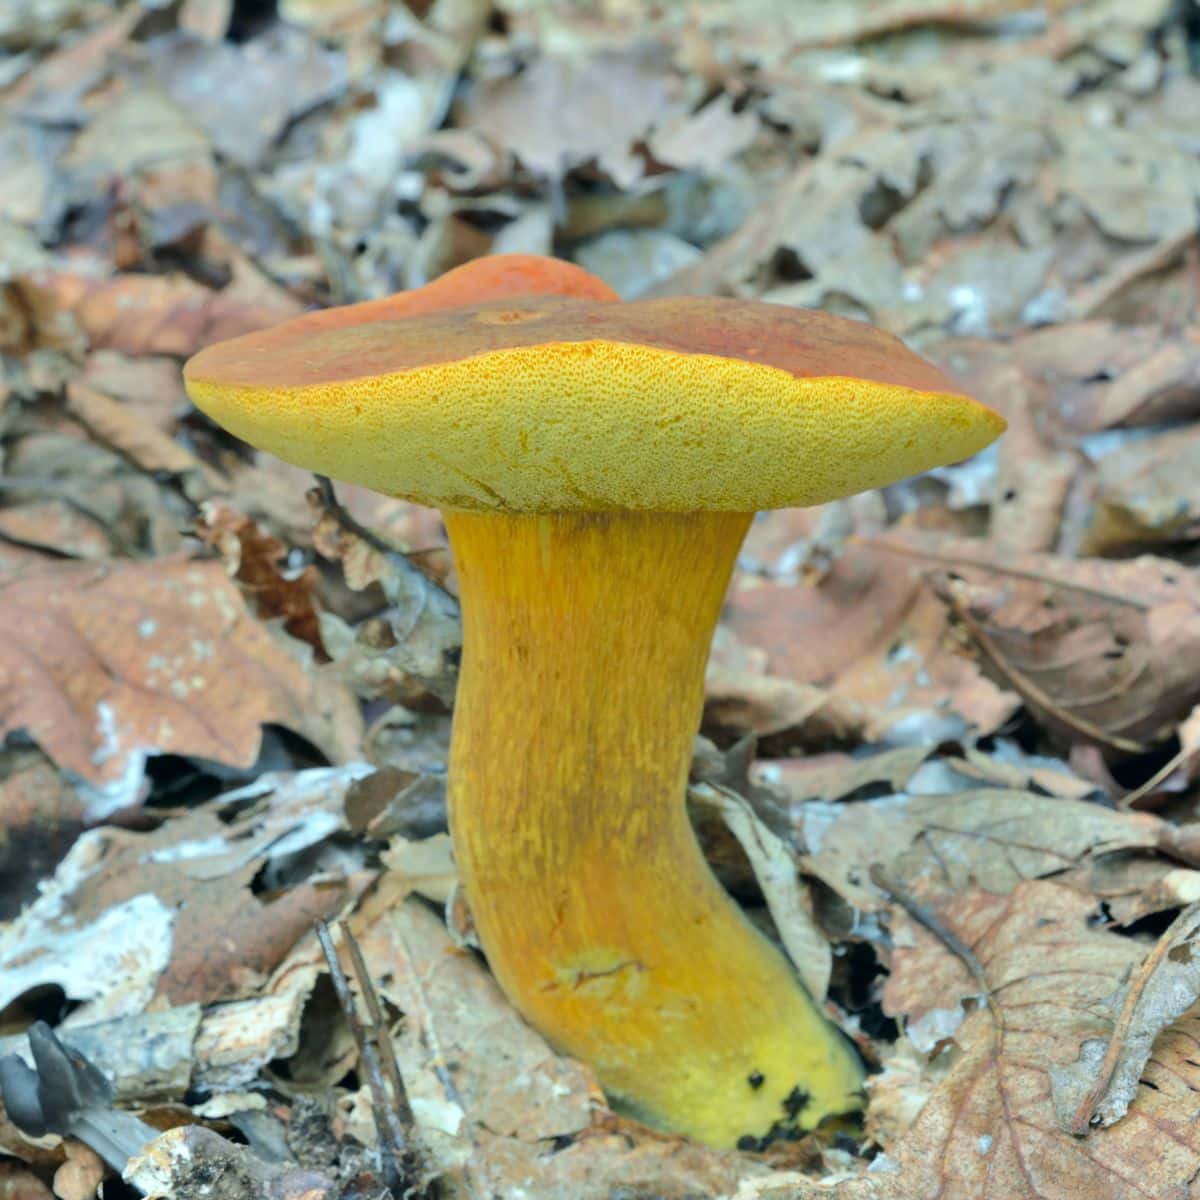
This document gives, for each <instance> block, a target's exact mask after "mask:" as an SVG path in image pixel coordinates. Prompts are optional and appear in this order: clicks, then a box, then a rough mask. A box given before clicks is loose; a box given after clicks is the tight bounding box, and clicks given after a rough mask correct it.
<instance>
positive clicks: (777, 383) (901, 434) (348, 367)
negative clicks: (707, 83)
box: [184, 277, 1004, 512]
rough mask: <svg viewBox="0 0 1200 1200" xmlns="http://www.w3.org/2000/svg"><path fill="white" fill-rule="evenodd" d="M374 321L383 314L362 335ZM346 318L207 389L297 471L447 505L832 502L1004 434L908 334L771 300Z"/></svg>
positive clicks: (294, 339)
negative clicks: (917, 350)
mask: <svg viewBox="0 0 1200 1200" xmlns="http://www.w3.org/2000/svg"><path fill="white" fill-rule="evenodd" d="M447 278H449V277H447ZM433 286H436V285H433ZM423 290H424V289H423ZM376 303H377V304H383V303H384V302H376ZM355 308H364V309H368V310H370V312H368V313H364V318H365V319H364V320H363V321H361V322H358V321H354V322H351V321H350V319H349V314H351V313H353V312H354V309H355ZM333 311H334V312H336V313H339V314H340V315H339V317H338V319H337V320H336V321H333V320H326V321H320V320H318V319H317V318H321V317H325V316H326V314H323V313H318V314H312V315H310V316H305V317H300V318H298V319H296V320H293V321H288V322H285V323H284V324H282V325H278V326H275V327H274V328H272V329H268V330H264V331H261V332H258V333H252V334H248V335H246V336H245V337H240V338H235V339H233V340H232V341H228V342H223V343H220V344H219V345H216V346H211V347H209V348H208V349H206V350H202V351H201V352H200V353H199V354H197V355H196V356H195V357H194V358H192V359H191V361H190V362H189V363H188V364H187V366H186V368H185V371H184V376H185V381H186V383H187V387H188V392H189V394H190V395H191V396H192V399H193V400H194V401H195V402H196V404H197V405H198V406H199V407H200V408H202V409H203V410H204V411H206V412H207V413H209V415H210V416H212V417H213V418H214V419H215V420H216V421H218V422H219V423H220V424H222V425H223V426H225V427H226V428H227V429H229V430H231V431H232V432H233V433H235V434H237V435H238V436H239V437H241V438H243V439H244V440H245V441H247V442H250V443H251V444H252V445H255V446H258V447H260V448H262V449H265V450H270V451H271V452H273V453H275V454H277V455H279V457H281V458H284V459H286V460H288V461H289V462H293V463H295V464H297V465H299V466H303V467H308V468H310V469H312V470H316V471H320V472H322V473H324V474H328V475H332V476H334V477H336V478H339V479H344V480H348V481H350V482H354V483H359V484H363V485H365V486H367V487H370V488H373V489H375V490H376V491H380V492H384V493H387V494H389V495H393V496H402V497H405V498H408V499H411V500H416V501H419V502H421V503H424V504H430V505H435V506H440V507H445V508H452V509H467V510H485V511H502V512H504V511H506V512H562V511H571V510H604V509H641V510H658V511H666V512H683V511H695V510H713V511H731V512H749V511H753V510H755V509H761V508H778V507H786V506H790V505H797V504H799V505H804V504H818V503H823V502H825V501H827V500H832V499H835V498H837V497H839V496H846V495H850V494H852V493H854V492H859V491H863V490H865V489H868V488H872V487H880V486H882V485H884V484H887V483H892V482H894V481H896V480H898V479H902V478H905V477H907V476H910V475H914V474H917V473H919V472H921V471H924V470H927V469H928V468H930V467H933V466H938V465H942V464H945V463H949V462H954V461H957V460H959V459H962V458H966V457H968V456H969V455H971V454H973V453H975V452H976V451H977V450H980V449H982V448H983V447H984V446H986V445H987V444H988V443H989V442H991V441H992V440H993V439H994V438H995V437H996V436H998V435H999V434H1000V433H1001V432H1002V431H1003V429H1004V422H1003V420H1002V418H1001V417H999V416H998V415H997V414H996V413H994V412H993V411H992V410H991V409H989V408H987V407H985V406H984V405H982V404H980V403H978V402H977V401H975V400H972V399H970V398H969V397H967V396H965V395H963V394H962V393H961V392H960V391H959V390H958V389H957V388H956V387H955V385H954V384H953V383H952V382H951V381H950V380H949V379H948V378H946V376H944V375H943V374H942V373H941V372H940V371H938V370H937V368H935V367H933V366H932V365H931V364H929V363H927V362H926V361H925V360H924V359H922V358H920V357H919V356H917V355H916V354H913V353H912V352H911V351H910V350H908V349H907V348H906V347H905V346H904V345H903V343H901V342H900V341H898V340H897V339H896V338H893V337H891V336H889V335H887V334H884V333H881V332H880V331H878V330H875V329H872V328H871V327H870V326H867V325H863V324H860V323H859V322H856V321H849V320H846V319H844V318H840V317H835V316H831V315H829V314H827V313H822V312H813V311H807V310H802V309H794V308H786V307H783V306H780V305H773V304H766V303H762V302H760V301H753V300H734V299H720V298H704V299H681V300H680V299H672V300H647V301H638V302H634V303H628V304H615V303H612V302H611V301H607V300H602V299H584V298H579V297H578V296H568V295H560V294H541V295H525V296H521V297H519V298H509V299H503V300H494V301H491V302H489V303H483V304H475V305H470V306H468V307H457V308H450V309H444V310H441V311H432V312H428V311H427V312H424V313H422V314H421V315H415V316H405V317H404V318H403V319H392V316H391V313H390V312H387V311H385V310H381V309H379V308H377V307H375V306H374V305H365V306H357V305H356V306H353V307H352V308H351V309H347V310H333ZM381 313H383V314H384V315H383V319H380V314H381Z"/></svg>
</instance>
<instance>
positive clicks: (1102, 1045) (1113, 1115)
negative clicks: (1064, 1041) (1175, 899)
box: [1050, 904, 1200, 1137]
mask: <svg viewBox="0 0 1200 1200" xmlns="http://www.w3.org/2000/svg"><path fill="white" fill-rule="evenodd" d="M1198 928H1200V906H1198V905H1195V904H1191V905H1189V906H1188V907H1187V908H1186V909H1185V910H1184V911H1183V912H1182V913H1180V914H1179V916H1178V917H1176V918H1175V920H1174V921H1173V922H1172V923H1171V926H1170V928H1169V929H1167V930H1166V931H1165V932H1164V933H1163V935H1162V936H1161V937H1160V938H1159V939H1158V942H1157V943H1156V944H1155V946H1154V948H1153V949H1152V950H1151V951H1150V953H1149V954H1147V955H1146V958H1145V961H1144V962H1143V963H1142V964H1141V966H1139V967H1138V968H1137V970H1136V971H1134V972H1133V974H1132V976H1131V977H1130V978H1129V979H1128V980H1127V981H1124V982H1122V984H1121V986H1120V987H1119V988H1118V989H1117V990H1116V991H1115V992H1114V993H1113V995H1112V996H1110V997H1108V998H1107V1000H1106V1005H1107V1007H1108V1008H1109V1010H1110V1014H1111V1021H1112V1028H1111V1032H1110V1034H1109V1036H1108V1037H1107V1038H1096V1039H1092V1040H1089V1041H1085V1042H1083V1043H1082V1044H1081V1045H1080V1047H1079V1058H1078V1059H1077V1060H1076V1061H1075V1062H1073V1063H1069V1064H1067V1065H1062V1066H1056V1067H1054V1068H1052V1069H1051V1071H1050V1079H1051V1082H1052V1084H1053V1088H1054V1107H1055V1111H1056V1112H1057V1113H1058V1119H1059V1124H1060V1125H1061V1126H1062V1128H1063V1129H1064V1130H1066V1131H1067V1132H1068V1133H1071V1134H1074V1135H1075V1136H1077V1137H1079V1136H1082V1135H1084V1134H1086V1133H1087V1132H1088V1130H1089V1129H1090V1128H1091V1129H1094V1128H1096V1127H1100V1128H1104V1127H1107V1126H1109V1125H1112V1124H1114V1123H1115V1122H1117V1121H1119V1120H1120V1119H1121V1118H1122V1117H1124V1116H1125V1115H1126V1114H1127V1113H1128V1112H1129V1106H1130V1104H1132V1103H1133V1101H1134V1098H1135V1097H1136V1096H1137V1094H1138V1084H1139V1081H1140V1080H1141V1078H1142V1076H1143V1073H1144V1072H1145V1070H1146V1066H1147V1063H1148V1062H1149V1060H1150V1055H1151V1052H1152V1048H1153V1046H1154V1044H1155V1041H1156V1039H1157V1038H1158V1036H1159V1034H1161V1033H1162V1032H1163V1030H1164V1029H1169V1028H1170V1027H1171V1026H1173V1025H1174V1024H1175V1022H1176V1021H1178V1020H1179V1018H1180V1017H1182V1016H1183V1014H1184V1013H1185V1012H1187V1011H1188V1010H1189V1009H1190V1008H1192V1006H1193V1005H1194V1004H1195V1003H1196V1001H1197V998H1198V997H1200V961H1198V960H1197V944H1196V937H1197V932H1198Z"/></svg>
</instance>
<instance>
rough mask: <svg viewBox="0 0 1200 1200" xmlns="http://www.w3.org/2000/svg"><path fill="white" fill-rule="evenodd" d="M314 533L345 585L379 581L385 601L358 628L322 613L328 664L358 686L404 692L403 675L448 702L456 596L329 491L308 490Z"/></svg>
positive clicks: (456, 643) (457, 634)
mask: <svg viewBox="0 0 1200 1200" xmlns="http://www.w3.org/2000/svg"><path fill="white" fill-rule="evenodd" d="M309 500H310V504H311V506H312V509H313V513H314V517H315V519H316V529H315V531H314V535H313V536H314V540H315V542H316V545H317V548H318V550H319V551H320V552H321V553H322V554H323V555H324V556H325V557H326V558H330V559H333V560H334V561H337V562H341V563H342V565H343V569H344V571H345V575H346V582H347V583H348V584H349V586H350V587H352V588H355V589H359V588H364V587H367V586H369V585H370V584H372V583H378V584H379V585H380V587H382V589H383V592H384V595H385V596H386V597H387V601H388V605H389V607H388V608H387V609H386V610H384V611H383V612H382V613H380V614H379V615H378V616H377V617H376V618H374V619H372V620H369V621H366V622H364V623H363V624H362V625H361V626H360V627H359V628H358V629H357V630H355V629H353V628H351V627H350V626H349V625H348V623H347V622H345V621H343V620H342V619H341V618H340V617H338V616H336V615H335V614H332V613H323V614H321V618H320V632H321V637H322V640H323V643H324V645H325V647H326V649H327V650H328V651H329V654H330V657H331V658H332V659H333V660H334V665H335V669H336V670H337V671H338V672H339V673H340V674H341V675H342V676H343V677H344V678H346V679H347V680H348V681H349V682H350V683H351V684H352V685H353V686H354V687H355V688H356V690H358V691H359V692H360V693H361V694H364V695H367V696H375V695H378V694H381V693H382V694H384V695H391V696H392V697H393V698H403V697H404V696H405V695H406V693H407V691H408V690H410V681H411V680H412V679H415V680H416V681H417V682H418V684H419V686H420V687H422V688H424V689H425V690H426V691H429V692H431V693H432V694H433V695H435V696H437V697H438V698H439V699H441V700H442V701H444V702H445V703H447V704H449V703H450V702H451V701H452V700H453V697H454V690H455V686H456V682H457V678H458V662H459V658H460V657H461V654H462V625H461V622H460V619H459V612H458V601H457V600H456V599H455V598H454V597H453V596H452V595H450V593H449V592H447V591H446V589H445V588H443V587H442V586H441V585H440V584H439V583H438V582H437V581H436V580H435V579H433V578H431V577H430V576H429V575H426V574H425V573H424V572H423V571H422V570H421V569H420V568H419V567H418V566H416V565H415V564H414V563H412V562H410V561H409V559H408V558H407V557H406V556H405V555H404V554H403V553H401V552H400V551H399V550H397V549H395V548H393V547H391V546H389V545H388V544H387V543H386V542H385V541H383V539H381V538H379V537H377V536H376V535H374V534H371V533H370V532H369V531H367V530H364V529H362V528H361V527H360V526H359V525H358V523H357V522H356V521H354V519H353V518H352V517H350V515H349V514H348V513H347V512H346V511H345V510H344V509H343V508H342V507H341V506H340V505H339V504H337V502H336V500H334V498H333V497H332V494H331V493H325V492H323V491H321V490H316V491H314V492H313V493H311V494H310V497H309Z"/></svg>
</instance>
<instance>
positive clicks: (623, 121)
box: [464, 54, 675, 188]
mask: <svg viewBox="0 0 1200 1200" xmlns="http://www.w3.org/2000/svg"><path fill="white" fill-rule="evenodd" d="M674 91H675V83H674V80H673V79H672V77H671V76H670V74H669V73H667V72H666V71H665V70H663V69H662V68H661V67H659V66H657V65H656V64H655V63H654V61H653V60H652V59H649V58H646V57H645V56H639V55H636V54H594V55H590V56H588V57H587V58H586V59H584V60H582V61H573V60H569V59H564V58H553V57H550V56H548V55H547V56H544V57H541V58H539V59H538V60H537V61H536V62H535V63H533V64H532V66H530V67H528V68H527V69H526V70H525V71H524V72H522V73H521V74H520V75H517V76H514V77H512V78H508V79H500V80H495V81H489V82H486V83H483V84H482V85H480V86H479V87H478V88H477V89H476V91H475V93H474V95H473V96H472V97H471V99H470V100H469V102H468V104H467V108H466V111H465V113H464V118H465V120H464V123H465V124H468V125H470V126H473V127H474V128H475V129H477V130H479V131H480V132H482V133H483V134H484V135H485V136H486V137H487V138H489V139H490V140H491V141H492V142H494V143H495V144H496V145H497V146H500V147H502V148H503V149H506V150H510V151H511V152H512V153H513V154H515V155H516V156H517V158H519V159H520V160H521V161H522V162H523V163H524V164H525V166H526V167H528V168H529V170H530V171H532V172H533V173H534V174H535V175H538V176H540V177H542V178H543V179H558V178H560V177H561V176H562V175H564V174H565V173H566V172H567V171H569V170H570V169H571V168H572V167H574V166H577V165H578V164H580V163H584V162H587V161H588V160H589V159H595V160H596V162H597V164H598V165H599V167H600V169H601V170H603V171H605V172H606V173H607V174H608V175H609V177H610V178H611V179H612V180H613V181H614V182H615V183H616V184H618V185H619V186H620V187H623V188H628V187H630V186H631V185H633V184H635V183H636V182H637V181H638V180H639V179H640V177H641V175H642V171H643V164H642V162H641V159H640V157H639V156H638V155H637V154H635V153H634V146H635V144H636V143H638V142H640V141H642V140H643V139H644V138H645V136H646V135H647V134H648V133H649V131H650V130H651V129H652V128H653V127H654V125H655V124H657V123H658V122H659V121H660V120H662V119H663V118H664V117H665V116H666V115H667V114H668V113H669V112H670V111H671V109H672V103H673V92H674Z"/></svg>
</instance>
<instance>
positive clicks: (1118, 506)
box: [1080, 426, 1200, 555]
mask: <svg viewBox="0 0 1200 1200" xmlns="http://www.w3.org/2000/svg"><path fill="white" fill-rule="evenodd" d="M1198 471H1200V433H1198V431H1197V430H1196V429H1195V428H1193V427H1190V426H1189V427H1184V428H1181V429H1172V430H1168V431H1167V432H1165V433H1158V434H1155V435H1153V436H1151V437H1145V438H1140V439H1138V440H1137V441H1133V440H1129V441H1126V442H1123V443H1122V444H1121V445H1120V446H1119V447H1117V448H1116V449H1114V450H1113V451H1112V452H1111V453H1108V454H1106V455H1105V456H1104V457H1103V458H1102V459H1101V460H1100V462H1099V464H1098V466H1097V469H1096V497H1095V503H1094V506H1093V508H1092V511H1091V513H1090V514H1089V519H1088V522H1087V525H1086V527H1085V528H1084V530H1083V537H1082V545H1081V546H1080V551H1081V553H1083V554H1094V555H1101V554H1114V555H1115V554H1117V553H1119V552H1122V551H1123V552H1126V553H1128V552H1129V551H1130V550H1132V549H1140V548H1146V547H1152V546H1156V545H1162V544H1164V543H1167V544H1169V543H1178V542H1190V541H1194V540H1195V539H1196V537H1197V536H1198V535H1200V502H1198V501H1197V499H1196V475H1197V472H1198Z"/></svg>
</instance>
